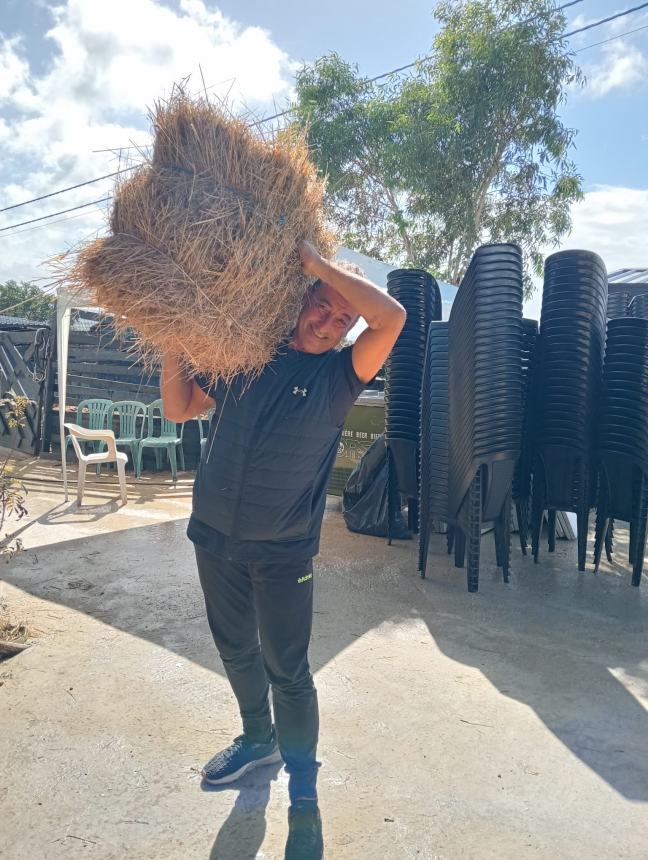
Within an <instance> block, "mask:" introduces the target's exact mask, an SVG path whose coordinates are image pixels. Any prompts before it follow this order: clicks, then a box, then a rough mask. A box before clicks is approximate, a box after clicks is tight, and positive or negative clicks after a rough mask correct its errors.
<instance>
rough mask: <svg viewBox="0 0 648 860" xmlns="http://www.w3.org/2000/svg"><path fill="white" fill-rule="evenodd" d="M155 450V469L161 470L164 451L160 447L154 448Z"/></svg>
mask: <svg viewBox="0 0 648 860" xmlns="http://www.w3.org/2000/svg"><path fill="white" fill-rule="evenodd" d="M154 452H155V471H156V472H159V471H160V469H161V468H162V451H161V450H160V449H159V448H154Z"/></svg>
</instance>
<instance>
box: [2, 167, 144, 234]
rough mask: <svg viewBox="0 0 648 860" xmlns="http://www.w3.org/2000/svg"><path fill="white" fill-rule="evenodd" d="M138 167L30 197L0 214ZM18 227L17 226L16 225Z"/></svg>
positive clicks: (126, 168) (125, 168)
mask: <svg viewBox="0 0 648 860" xmlns="http://www.w3.org/2000/svg"><path fill="white" fill-rule="evenodd" d="M138 166H139V165H137V164H135V165H133V167H124V168H123V169H122V170H115V171H114V173H106V174H104V175H103V176H97V178H96V179H88V180H86V181H85V182H79V184H78V185H69V186H68V187H67V188H60V189H59V190H58V191H50V193H49V194H42V195H41V196H40V197H32V198H31V200H23V201H22V203H13V204H12V205H11V206H5V207H4V209H0V212H8V211H9V210H10V209H18V208H19V207H20V206H27V204H28V203H37V202H38V201H39V200H47V198H48V197H56V195H57V194H64V193H65V192H66V191H74V189H75V188H83V186H84V185H92V183H93V182H101V180H102V179H111V178H112V177H113V176H119V174H120V173H127V172H128V171H129V170H135V168H136V167H138ZM16 226H18V225H16Z"/></svg>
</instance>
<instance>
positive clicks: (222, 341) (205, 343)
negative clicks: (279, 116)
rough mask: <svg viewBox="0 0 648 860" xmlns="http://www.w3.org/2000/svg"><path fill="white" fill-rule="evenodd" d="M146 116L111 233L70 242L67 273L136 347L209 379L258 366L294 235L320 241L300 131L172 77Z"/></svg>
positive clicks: (276, 313) (292, 294)
mask: <svg viewBox="0 0 648 860" xmlns="http://www.w3.org/2000/svg"><path fill="white" fill-rule="evenodd" d="M151 119H152V122H153V127H154V132H155V142H154V147H153V155H152V157H151V159H150V161H149V162H148V163H147V164H146V165H145V166H143V167H141V168H139V169H138V170H137V172H136V173H135V174H134V175H132V177H131V178H129V179H128V180H126V181H122V182H120V183H119V184H118V186H117V188H116V190H115V195H114V206H113V211H112V215H111V218H110V227H111V233H112V235H110V236H108V237H107V238H101V239H97V240H95V241H94V242H92V243H90V244H88V245H86V246H85V247H83V248H81V249H80V251H79V252H78V253H77V254H76V256H75V258H74V260H73V262H72V264H71V265H70V266H69V267H68V270H67V272H66V279H67V281H68V283H70V282H71V283H72V284H73V285H76V286H77V287H79V288H81V289H82V290H84V291H85V292H88V293H90V295H91V296H92V298H93V301H95V302H96V304H97V305H99V306H101V307H102V308H104V309H105V310H107V311H109V312H111V313H113V314H114V315H115V317H116V320H117V326H118V328H120V329H122V330H124V329H126V328H134V329H135V330H136V332H137V334H138V337H139V346H140V349H141V350H142V352H143V354H145V355H148V356H149V357H151V355H152V354H159V353H160V352H161V351H171V352H173V353H176V354H178V355H182V356H183V358H184V361H185V362H186V364H187V366H188V368H189V369H191V370H193V371H201V372H203V373H206V374H207V375H208V376H210V377H211V378H212V379H214V380H215V379H216V378H222V379H224V380H225V381H229V380H230V379H231V378H232V377H233V376H234V375H236V374H237V373H252V374H254V373H257V372H259V371H260V369H261V368H262V367H263V366H264V364H266V362H268V361H269V360H270V359H271V358H272V356H273V353H274V351H275V349H276V347H277V345H278V344H279V342H280V341H281V340H282V339H284V338H285V337H286V336H287V335H288V334H289V332H290V330H291V328H292V327H293V325H294V323H295V320H296V317H297V315H298V313H299V309H300V306H301V301H302V299H303V295H304V292H305V290H306V288H307V286H308V280H307V278H306V277H305V276H304V275H303V273H302V270H301V265H300V261H299V255H298V252H297V243H298V241H299V240H300V239H307V240H309V241H311V242H312V243H313V244H314V245H315V246H316V247H317V248H318V250H319V251H320V252H321V253H322V254H324V255H325V256H329V255H330V254H331V253H332V252H333V237H332V235H331V234H330V233H329V231H328V230H327V229H326V227H325V226H324V222H323V218H322V198H323V194H324V183H323V182H322V181H321V180H319V179H318V178H317V176H316V171H315V167H314V166H313V164H312V163H311V161H310V160H309V154H308V148H307V145H306V141H305V139H304V136H303V135H302V134H300V133H299V132H296V131H292V130H289V131H284V132H281V133H279V134H278V135H277V136H276V137H275V138H274V139H273V140H263V139H261V138H260V137H258V136H255V135H254V134H253V133H252V132H251V130H250V128H249V127H248V126H247V125H246V123H244V122H243V121H241V120H239V119H234V118H232V117H230V116H228V115H227V114H226V113H225V112H224V111H223V110H221V109H220V108H218V107H216V106H214V105H213V104H211V103H209V102H207V101H206V100H195V99H191V98H189V97H188V96H187V95H186V94H185V93H184V92H183V91H181V90H177V91H176V92H175V93H174V95H173V96H172V98H171V99H170V101H169V102H166V103H158V104H157V105H156V107H155V109H154V111H153V114H152V117H151Z"/></svg>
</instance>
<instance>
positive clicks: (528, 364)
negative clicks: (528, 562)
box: [513, 319, 538, 555]
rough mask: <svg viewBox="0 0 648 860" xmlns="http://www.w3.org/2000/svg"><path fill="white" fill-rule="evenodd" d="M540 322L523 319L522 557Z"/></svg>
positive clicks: (518, 485) (516, 479)
mask: <svg viewBox="0 0 648 860" xmlns="http://www.w3.org/2000/svg"><path fill="white" fill-rule="evenodd" d="M537 341H538V321H537V320H532V319H523V320H522V448H521V451H520V458H519V460H518V462H517V464H516V466H515V473H514V474H513V502H514V503H515V513H516V518H517V523H518V531H519V535H520V548H521V550H522V554H523V555H526V554H527V546H528V538H529V513H530V508H531V467H532V452H533V432H534V416H533V409H532V406H533V402H534V393H533V392H534V383H533V373H534V367H535V357H536V345H537Z"/></svg>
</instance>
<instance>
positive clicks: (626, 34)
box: [574, 24, 648, 54]
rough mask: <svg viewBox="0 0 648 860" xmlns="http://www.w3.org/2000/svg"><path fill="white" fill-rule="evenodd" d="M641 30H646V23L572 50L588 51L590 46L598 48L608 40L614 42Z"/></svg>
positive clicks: (576, 52)
mask: <svg viewBox="0 0 648 860" xmlns="http://www.w3.org/2000/svg"><path fill="white" fill-rule="evenodd" d="M641 30H648V24H644V26H643V27H637V28H636V29H634V30H626V32H625V33H617V35H616V36H610V38H609V39H603V41H602V42H594V44H593V45H586V46H585V47H584V48H579V49H578V50H577V51H574V53H575V54H582V53H583V51H589V49H590V48H598V47H599V46H600V45H607V43H608V42H614V40H615V39H623V37H624V36H632V34H633V33H639V32H640V31H641Z"/></svg>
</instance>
